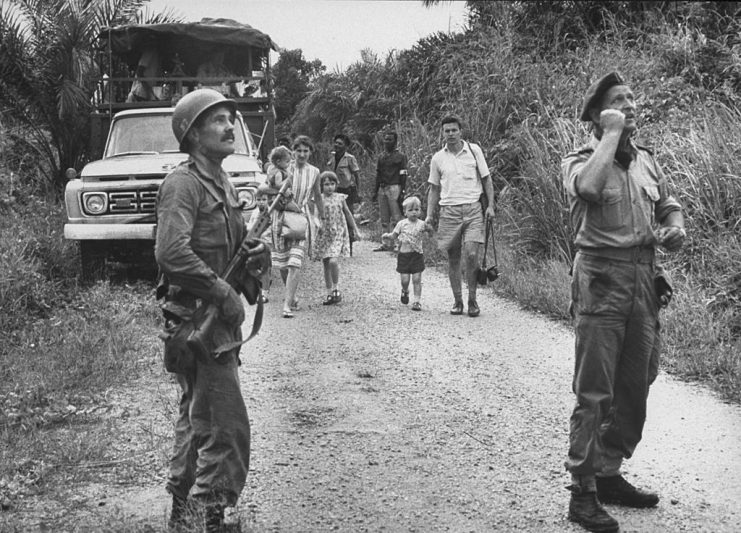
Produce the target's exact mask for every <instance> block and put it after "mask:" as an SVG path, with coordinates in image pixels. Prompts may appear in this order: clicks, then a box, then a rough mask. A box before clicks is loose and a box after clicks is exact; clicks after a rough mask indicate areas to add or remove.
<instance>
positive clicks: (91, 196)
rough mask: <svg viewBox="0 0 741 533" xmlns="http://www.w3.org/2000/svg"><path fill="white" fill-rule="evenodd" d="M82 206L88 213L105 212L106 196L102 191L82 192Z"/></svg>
mask: <svg viewBox="0 0 741 533" xmlns="http://www.w3.org/2000/svg"><path fill="white" fill-rule="evenodd" d="M82 207H83V208H84V209H85V211H86V212H87V213H88V214H89V215H100V214H102V213H105V212H106V210H107V209H108V196H107V195H106V193H104V192H86V193H83V195H82Z"/></svg>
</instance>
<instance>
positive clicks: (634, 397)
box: [561, 72, 685, 532]
mask: <svg viewBox="0 0 741 533" xmlns="http://www.w3.org/2000/svg"><path fill="white" fill-rule="evenodd" d="M637 117H638V113H637V106H636V102H635V97H634V95H633V92H632V91H631V89H630V87H628V85H627V84H626V83H625V81H624V80H623V78H622V76H620V74H618V73H617V72H612V73H610V74H607V75H606V76H604V77H602V78H601V79H599V80H598V81H597V82H595V83H594V84H593V85H592V86H591V87H589V89H588V90H587V92H586V95H585V97H584V104H583V107H582V113H581V120H583V121H585V122H591V123H592V126H593V128H594V136H593V138H592V139H591V141H590V142H589V144H587V145H585V146H583V147H582V148H580V149H579V150H577V151H576V152H572V153H570V154H568V155H567V156H566V157H565V158H564V159H563V161H562V163H561V169H562V173H563V180H564V186H565V188H566V190H567V192H568V195H569V201H570V212H571V222H572V225H573V227H574V228H575V230H576V238H575V244H576V248H577V254H576V257H575V259H574V266H573V280H572V289H571V293H572V298H573V300H572V314H573V316H574V326H575V334H576V364H575V371H574V378H573V390H574V394H575V395H576V406H575V407H574V411H573V413H572V415H571V424H570V425H571V432H570V438H569V440H570V443H569V453H568V459H567V460H566V469H567V470H568V471H569V472H570V473H571V480H572V483H571V485H570V486H569V487H568V488H569V490H570V491H571V500H570V503H569V520H571V521H573V522H577V523H579V524H581V525H582V526H583V527H584V528H586V529H588V530H589V531H599V532H616V531H618V530H619V526H618V522H617V520H615V519H614V518H613V517H612V516H610V515H609V514H608V513H607V511H606V510H605V509H604V508H603V507H602V505H601V504H603V503H608V504H616V505H624V506H628V507H638V508H645V507H654V506H656V505H657V504H658V502H659V497H658V495H656V494H654V493H651V492H647V491H643V490H641V489H638V488H636V487H634V486H633V485H631V484H630V483H629V482H628V481H627V480H626V479H625V478H624V477H623V476H622V473H621V466H622V463H623V460H624V459H629V458H630V457H631V456H632V455H633V452H634V450H635V448H636V446H637V444H638V442H639V441H640V439H641V434H642V431H643V424H644V422H645V419H646V398H647V396H648V389H649V385H650V384H651V381H652V380H653V379H654V378H655V377H656V372H655V369H654V371H652V370H651V369H652V364H651V360H652V354H654V347H655V346H657V343H658V341H659V339H658V328H657V324H658V310H659V301H658V296H657V293H656V289H655V281H654V280H655V276H656V266H655V247H656V246H657V245H660V246H662V247H663V248H665V249H666V250H668V251H674V250H678V249H679V248H680V247H681V246H682V243H683V241H684V238H685V231H684V219H683V217H682V213H681V211H680V205H679V203H678V202H677V201H676V200H675V199H674V198H673V197H672V196H671V194H670V190H669V185H668V184H667V181H666V179H665V177H664V174H663V173H662V171H661V169H660V168H659V166H658V164H657V163H656V160H655V159H654V157H653V154H652V153H651V151H650V150H648V149H647V148H644V147H642V146H639V145H637V144H636V143H634V142H633V140H632V136H633V134H634V133H635V131H636V126H637V125H636V119H637ZM655 223H658V224H660V227H659V229H658V230H657V231H655V232H654V231H653V225H654V224H655ZM654 357H655V355H654Z"/></svg>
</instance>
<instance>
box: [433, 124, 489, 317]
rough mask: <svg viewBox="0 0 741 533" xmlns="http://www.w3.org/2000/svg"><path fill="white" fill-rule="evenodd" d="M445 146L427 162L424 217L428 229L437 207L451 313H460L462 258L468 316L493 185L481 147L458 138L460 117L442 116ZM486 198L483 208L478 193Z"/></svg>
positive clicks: (473, 311) (475, 311) (473, 308)
mask: <svg viewBox="0 0 741 533" xmlns="http://www.w3.org/2000/svg"><path fill="white" fill-rule="evenodd" d="M442 134H443V138H444V140H445V147H444V148H443V149H442V150H440V151H439V152H436V153H435V155H433V156H432V161H430V177H429V178H428V180H427V181H428V183H429V184H430V192H429V193H428V195H427V219H426V220H425V223H427V225H428V226H430V227H432V223H433V220H434V215H435V211H437V209H438V206H439V207H440V221H439V224H438V230H437V245H438V248H440V250H444V251H445V252H447V254H448V278H449V279H450V288H451V289H452V290H453V298H454V302H453V308H452V309H451V310H450V314H451V315H462V314H463V288H462V279H461V276H462V273H461V260H463V261H464V267H465V275H466V277H465V280H466V285H467V286H468V316H470V317H476V316H479V313H480V310H479V305H478V303H477V302H476V288H477V281H476V269H477V268H478V267H479V264H480V261H479V255H480V253H481V245H482V244H483V242H484V216H486V217H487V218H489V217H494V187H493V185H492V183H491V176H490V175H489V167H488V165H487V164H486V160H485V159H484V154H483V152H482V151H481V148H480V147H479V146H478V145H477V144H474V143H469V142H466V141H464V140H463V138H462V137H461V121H460V119H459V118H458V117H454V116H447V117H445V118H443V120H442ZM482 193H486V197H487V199H488V200H489V202H488V207H487V209H486V213H483V212H482V209H483V208H482V206H481V202H480V198H481V194H482Z"/></svg>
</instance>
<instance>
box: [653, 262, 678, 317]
mask: <svg viewBox="0 0 741 533" xmlns="http://www.w3.org/2000/svg"><path fill="white" fill-rule="evenodd" d="M654 289H655V290H656V299H657V301H658V303H659V307H660V308H662V309H663V308H665V307H666V306H668V305H669V302H671V300H672V296H673V295H674V290H673V289H672V281H671V278H670V277H669V274H668V273H667V272H666V271H665V270H664V269H663V268H662V267H657V268H656V274H655V275H654Z"/></svg>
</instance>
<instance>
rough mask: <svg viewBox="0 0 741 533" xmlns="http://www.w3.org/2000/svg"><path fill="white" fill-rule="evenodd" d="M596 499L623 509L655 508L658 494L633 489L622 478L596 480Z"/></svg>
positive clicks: (613, 477)
mask: <svg viewBox="0 0 741 533" xmlns="http://www.w3.org/2000/svg"><path fill="white" fill-rule="evenodd" d="M597 497H598V498H599V501H601V502H602V503H613V504H615V505H624V506H625V507H636V508H638V509H643V508H646V507H656V505H657V504H658V503H659V496H658V494H654V493H653V492H647V491H645V490H641V489H639V488H636V487H634V486H633V485H631V484H630V483H628V481H626V480H625V478H624V477H623V476H619V475H618V476H610V477H598V478H597Z"/></svg>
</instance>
